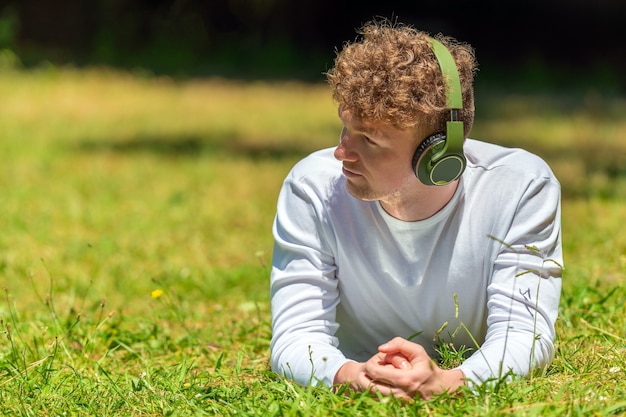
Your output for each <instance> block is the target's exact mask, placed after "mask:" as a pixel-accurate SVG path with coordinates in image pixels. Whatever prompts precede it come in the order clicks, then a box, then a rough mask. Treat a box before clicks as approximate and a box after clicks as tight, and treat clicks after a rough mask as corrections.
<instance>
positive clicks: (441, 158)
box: [413, 38, 466, 185]
mask: <svg viewBox="0 0 626 417" xmlns="http://www.w3.org/2000/svg"><path fill="white" fill-rule="evenodd" d="M431 47H432V49H433V52H434V53H435V57H436V58H437V62H438V63H439V67H440V68H441V73H442V75H443V80H444V82H445V83H446V106H447V107H448V108H449V109H450V121H448V122H447V123H446V133H445V135H444V134H443V133H441V132H438V133H435V134H434V135H431V136H429V137H428V138H426V139H425V140H424V141H423V142H422V143H421V144H420V146H419V147H418V148H417V150H416V151H415V154H414V156H413V169H414V171H415V175H416V176H417V177H418V178H419V179H420V181H422V182H423V183H424V184H427V185H445V184H449V183H451V182H452V181H455V180H456V179H458V178H459V177H460V176H461V174H462V173H463V171H464V170H465V165H466V159H465V155H464V154H463V141H464V137H465V131H464V130H465V129H464V127H463V122H462V121H459V120H458V113H459V110H461V109H463V97H462V95H461V79H460V77H459V71H458V69H457V67H456V63H455V62H454V58H453V57H452V54H451V53H450V51H449V50H448V48H446V47H445V46H444V45H443V44H442V43H441V42H439V41H438V40H436V39H432V38H431Z"/></svg>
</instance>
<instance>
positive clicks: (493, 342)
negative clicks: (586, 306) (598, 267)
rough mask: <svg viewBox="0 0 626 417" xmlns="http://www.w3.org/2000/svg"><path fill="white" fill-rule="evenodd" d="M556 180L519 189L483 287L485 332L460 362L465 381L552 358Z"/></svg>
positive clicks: (524, 372)
mask: <svg viewBox="0 0 626 417" xmlns="http://www.w3.org/2000/svg"><path fill="white" fill-rule="evenodd" d="M560 208H561V204H560V186H559V184H558V182H557V181H556V180H554V178H540V179H538V180H535V181H534V182H532V183H530V184H529V185H528V186H527V188H526V189H525V190H524V193H523V196H522V198H521V199H520V201H519V204H518V205H517V209H516V212H515V215H514V217H513V219H512V223H511V225H510V227H509V230H508V233H507V234H506V236H502V237H500V236H494V237H492V238H493V239H496V240H497V239H501V240H498V241H497V242H498V243H499V245H500V252H499V253H498V254H497V256H496V259H495V263H494V270H493V275H492V277H491V282H490V284H489V286H488V288H487V297H488V302H487V314H488V315H487V334H486V337H485V341H484V343H483V344H482V346H480V348H479V349H478V350H477V351H476V352H475V353H474V354H473V355H472V356H471V357H469V358H468V359H467V360H466V361H465V362H464V363H463V364H462V365H461V366H460V367H459V368H460V369H461V370H462V371H463V372H464V373H465V376H466V377H467V378H468V379H469V380H470V383H482V382H485V381H487V380H489V379H493V378H501V377H505V376H506V377H511V376H513V375H515V376H522V377H523V376H528V375H529V374H530V372H531V371H532V370H533V369H536V368H544V367H547V366H548V365H549V364H550V363H551V361H552V359H553V358H554V340H555V328H554V326H555V322H556V318H557V314H558V307H559V299H560V294H561V274H562V265H563V260H562V248H561V219H560V216H561V210H560Z"/></svg>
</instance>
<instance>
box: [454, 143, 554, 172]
mask: <svg viewBox="0 0 626 417" xmlns="http://www.w3.org/2000/svg"><path fill="white" fill-rule="evenodd" d="M464 150H465V156H466V157H467V164H468V167H472V168H477V169H480V170H482V171H485V172H498V173H502V172H503V171H509V172H512V173H514V174H517V175H521V176H532V177H546V178H554V174H553V173H552V170H551V169H550V167H549V166H548V164H547V163H546V161H544V160H543V159H542V158H541V157H539V156H538V155H535V154H533V153H531V152H529V151H527V150H525V149H521V148H508V147H505V146H501V145H497V144H494V143H489V142H484V141H479V140H473V139H467V141H466V143H465V146H464Z"/></svg>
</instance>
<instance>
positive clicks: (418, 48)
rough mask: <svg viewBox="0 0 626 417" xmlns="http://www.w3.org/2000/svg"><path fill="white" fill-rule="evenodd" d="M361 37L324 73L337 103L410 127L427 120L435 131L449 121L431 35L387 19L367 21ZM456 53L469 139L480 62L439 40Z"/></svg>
mask: <svg viewBox="0 0 626 417" xmlns="http://www.w3.org/2000/svg"><path fill="white" fill-rule="evenodd" d="M359 34H360V35H361V36H362V39H361V40H359V41H355V42H352V43H346V44H345V45H344V48H343V49H342V50H341V51H339V52H337V56H336V58H335V63H334V67H333V68H332V69H330V70H329V71H328V72H327V73H326V78H327V80H328V83H329V84H330V86H331V88H332V93H333V99H334V100H335V101H336V102H337V103H339V105H340V106H342V107H345V108H347V109H349V110H350V112H351V113H352V114H353V115H354V116H355V117H357V118H359V119H362V120H371V121H377V122H382V123H385V124H390V125H392V126H394V127H396V128H398V129H407V128H409V127H412V126H415V125H416V124H417V123H418V122H420V121H422V122H423V121H424V120H425V119H427V123H430V124H432V127H433V128H434V129H442V128H443V127H444V126H445V122H446V120H449V111H448V108H447V107H446V83H445V80H444V78H443V76H442V73H441V69H440V67H439V63H438V61H437V58H436V57H435V54H434V52H433V50H432V47H431V39H432V38H431V37H430V36H429V35H428V34H426V33H425V32H421V31H418V30H416V29H414V28H413V27H411V26H407V25H403V24H392V23H390V22H389V21H386V20H385V21H382V22H377V21H373V22H369V23H366V24H365V25H364V26H363V27H362V28H361V30H360V31H359ZM435 39H437V40H439V41H440V42H441V43H442V44H443V45H445V46H446V47H447V48H448V50H449V51H450V53H451V54H452V56H453V58H454V60H455V62H456V65H457V69H458V71H459V77H460V79H461V90H462V96H463V110H461V111H460V112H459V117H460V119H461V120H462V121H463V122H464V125H465V136H466V137H467V136H468V135H469V131H470V130H471V127H472V124H473V121H474V91H473V79H474V73H475V72H476V67H477V63H476V60H475V56H474V50H473V48H472V47H471V46H469V45H467V44H463V43H460V42H457V41H456V40H455V39H453V38H451V37H445V36H442V35H437V36H435Z"/></svg>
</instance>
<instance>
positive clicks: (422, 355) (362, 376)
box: [334, 337, 465, 400]
mask: <svg viewBox="0 0 626 417" xmlns="http://www.w3.org/2000/svg"><path fill="white" fill-rule="evenodd" d="M464 377H465V375H463V372H462V371H460V370H443V369H441V368H439V367H438V366H437V365H436V364H435V363H434V362H433V361H432V359H431V358H430V356H428V354H427V353H426V351H425V350H424V348H423V347H422V346H421V345H418V344H417V343H413V342H410V341H408V340H406V339H402V338H400V337H396V338H395V339H393V340H391V341H389V342H387V343H385V344H384V345H382V346H380V347H379V348H378V353H377V354H376V355H374V356H373V357H372V358H371V359H369V360H368V361H367V362H365V363H360V362H347V363H346V364H345V365H344V366H342V367H341V368H340V369H339V371H338V372H337V374H336V375H335V381H334V382H335V384H345V383H348V382H349V383H350V388H351V389H352V390H354V391H372V392H379V393H381V394H383V395H386V396H394V397H396V398H403V399H408V400H413V399H415V398H416V397H420V398H423V399H428V398H431V397H432V396H433V395H434V394H439V393H442V392H451V391H455V390H456V389H457V388H459V387H460V386H461V385H464V384H465V382H464V380H463V378H464Z"/></svg>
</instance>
